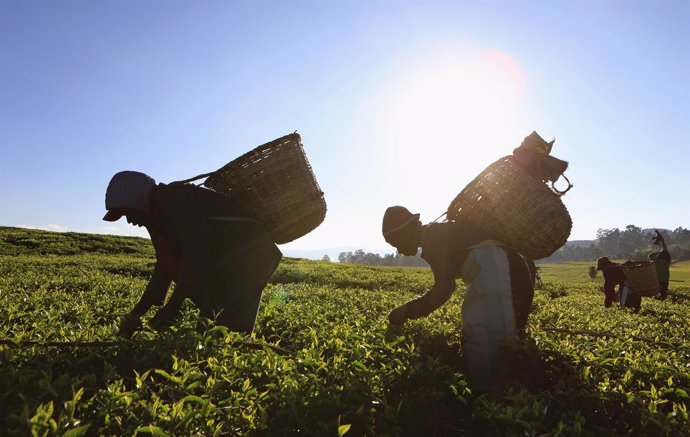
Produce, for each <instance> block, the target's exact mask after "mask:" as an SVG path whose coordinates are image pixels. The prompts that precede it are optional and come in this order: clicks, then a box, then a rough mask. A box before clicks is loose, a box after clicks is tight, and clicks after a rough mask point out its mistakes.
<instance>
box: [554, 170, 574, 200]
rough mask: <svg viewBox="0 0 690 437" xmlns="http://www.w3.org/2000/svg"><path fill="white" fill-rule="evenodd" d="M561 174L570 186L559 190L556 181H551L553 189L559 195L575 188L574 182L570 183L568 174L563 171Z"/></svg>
mask: <svg viewBox="0 0 690 437" xmlns="http://www.w3.org/2000/svg"><path fill="white" fill-rule="evenodd" d="M561 176H562V177H563V179H565V181H566V182H567V183H568V188H566V189H565V190H563V191H561V190H559V189H558V188H556V181H551V189H552V190H553V192H554V193H556V194H558V195H559V196H562V195H564V194H565V193H567V192H568V191H570V189H571V188H573V184H571V183H570V180H568V178H567V177H566V175H565V174H564V173H561Z"/></svg>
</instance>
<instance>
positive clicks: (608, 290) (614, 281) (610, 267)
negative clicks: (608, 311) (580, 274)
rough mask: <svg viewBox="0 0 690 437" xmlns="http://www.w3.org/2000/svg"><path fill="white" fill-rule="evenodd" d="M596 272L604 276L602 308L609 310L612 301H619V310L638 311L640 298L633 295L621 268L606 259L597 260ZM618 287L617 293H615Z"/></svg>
mask: <svg viewBox="0 0 690 437" xmlns="http://www.w3.org/2000/svg"><path fill="white" fill-rule="evenodd" d="M597 270H601V272H602V273H603V275H604V306H605V307H606V308H610V307H611V305H612V304H613V302H614V301H619V306H620V308H631V309H632V310H633V311H634V312H638V311H640V306H641V304H642V296H640V295H639V294H635V293H633V291H632V288H630V285H628V280H627V279H626V277H625V273H624V272H623V268H622V267H621V266H620V264H617V263H614V262H613V261H611V260H610V259H608V257H605V256H602V257H600V258H599V259H597ZM616 287H618V292H616Z"/></svg>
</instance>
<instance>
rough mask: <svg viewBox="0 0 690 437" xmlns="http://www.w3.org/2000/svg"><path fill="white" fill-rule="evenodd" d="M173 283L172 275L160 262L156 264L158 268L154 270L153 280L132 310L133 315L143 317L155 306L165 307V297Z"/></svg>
mask: <svg viewBox="0 0 690 437" xmlns="http://www.w3.org/2000/svg"><path fill="white" fill-rule="evenodd" d="M171 283H172V278H171V277H170V275H169V274H168V273H167V271H166V270H165V268H163V266H162V265H161V264H160V262H156V267H155V268H154V269H153V275H151V279H150V280H149V283H148V285H147V286H146V290H145V291H144V294H143V295H142V296H141V299H139V302H138V303H137V304H136V306H135V307H134V308H133V309H132V314H135V315H137V316H142V315H144V314H145V313H146V311H148V310H149V308H151V307H152V306H153V305H163V302H164V301H165V295H166V294H168V288H170V284H171Z"/></svg>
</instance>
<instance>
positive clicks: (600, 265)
mask: <svg viewBox="0 0 690 437" xmlns="http://www.w3.org/2000/svg"><path fill="white" fill-rule="evenodd" d="M608 264H611V260H610V259H608V257H606V256H602V257H599V258H598V259H597V270H601V269H602V268H604V266H606V265H608Z"/></svg>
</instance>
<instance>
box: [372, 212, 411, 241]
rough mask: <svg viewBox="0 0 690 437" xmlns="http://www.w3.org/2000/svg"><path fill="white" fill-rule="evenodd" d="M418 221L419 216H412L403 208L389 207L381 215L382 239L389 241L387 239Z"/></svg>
mask: <svg viewBox="0 0 690 437" xmlns="http://www.w3.org/2000/svg"><path fill="white" fill-rule="evenodd" d="M417 220H419V214H412V213H411V212H410V211H409V210H408V209H407V208H405V207H404V206H391V207H390V208H388V209H386V212H385V213H384V214H383V226H382V229H381V230H382V232H383V238H385V239H386V241H388V242H390V241H389V239H388V238H389V237H390V236H391V235H392V234H394V233H396V232H398V231H400V230H402V229H404V228H405V227H407V226H409V225H410V224H411V223H414V222H415V221H417Z"/></svg>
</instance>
